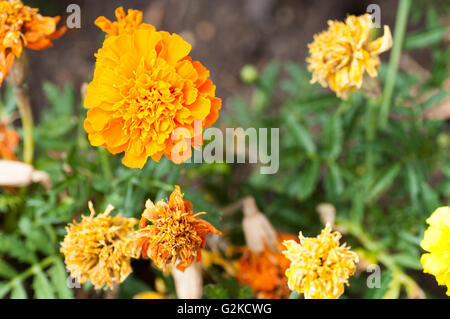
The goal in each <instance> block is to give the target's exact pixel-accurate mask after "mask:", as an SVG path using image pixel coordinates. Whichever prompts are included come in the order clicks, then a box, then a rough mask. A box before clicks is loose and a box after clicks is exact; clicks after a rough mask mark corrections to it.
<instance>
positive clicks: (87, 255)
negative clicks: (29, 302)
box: [61, 202, 137, 289]
mask: <svg viewBox="0 0 450 319" xmlns="http://www.w3.org/2000/svg"><path fill="white" fill-rule="evenodd" d="M89 209H90V211H91V215H90V216H82V220H81V222H80V223H77V222H75V221H74V222H73V224H69V226H68V227H66V230H67V235H66V236H65V238H64V241H63V242H62V243H61V252H62V253H63V254H64V257H65V263H66V267H67V269H69V271H70V274H71V276H72V277H73V278H76V279H77V280H78V281H79V282H80V283H85V282H86V281H88V280H90V281H91V283H92V284H93V285H94V287H95V289H102V288H113V285H114V284H116V283H121V282H123V281H124V280H125V279H126V278H127V276H128V275H129V274H130V273H131V271H132V269H131V265H130V257H129V254H127V253H126V250H125V247H126V243H127V238H128V236H129V235H130V234H131V233H132V232H133V227H134V226H135V225H136V224H137V220H136V219H135V218H124V217H122V216H121V215H120V214H118V215H116V216H115V217H112V216H110V213H111V211H112V210H113V209H114V207H112V206H111V205H109V206H108V207H107V208H106V210H105V212H104V213H103V214H100V215H98V216H95V211H94V208H93V205H92V203H91V202H89Z"/></svg>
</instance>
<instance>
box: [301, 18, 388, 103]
mask: <svg viewBox="0 0 450 319" xmlns="http://www.w3.org/2000/svg"><path fill="white" fill-rule="evenodd" d="M371 25H372V18H371V16H370V15H369V14H365V15H362V16H359V17H356V16H353V15H349V16H348V17H347V19H346V20H345V22H341V21H331V20H330V21H328V26H329V27H328V30H326V31H324V32H321V33H319V34H316V35H314V41H313V42H312V43H310V44H309V45H308V47H309V52H310V57H309V58H308V59H307V60H306V61H307V62H308V63H309V66H308V70H309V71H312V72H313V76H312V80H311V83H315V82H319V83H320V84H321V85H322V86H323V87H328V86H329V87H330V89H331V90H333V91H335V92H336V94H337V96H338V97H340V98H342V99H346V98H347V97H348V94H349V93H350V92H352V91H355V90H357V89H360V88H361V86H362V84H363V78H364V74H365V72H366V71H367V73H368V75H369V76H370V77H372V78H375V77H377V75H378V67H379V65H380V58H379V57H378V56H379V55H380V54H381V53H383V52H385V51H387V50H389V49H390V48H391V47H392V36H391V31H390V29H389V27H388V26H384V35H383V36H382V37H379V38H378V39H376V40H374V41H371V39H370V31H371Z"/></svg>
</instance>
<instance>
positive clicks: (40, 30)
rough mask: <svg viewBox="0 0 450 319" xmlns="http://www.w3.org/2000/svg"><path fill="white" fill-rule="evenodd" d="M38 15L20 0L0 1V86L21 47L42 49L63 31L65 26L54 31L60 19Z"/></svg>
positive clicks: (49, 45) (48, 45)
mask: <svg viewBox="0 0 450 319" xmlns="http://www.w3.org/2000/svg"><path fill="white" fill-rule="evenodd" d="M38 12H39V9H35V8H30V7H29V6H25V5H24V4H23V3H22V2H21V1H20V0H9V1H0V83H1V82H3V80H4V79H5V77H6V75H7V74H8V71H9V70H10V68H11V66H12V64H13V62H14V58H20V56H21V55H22V51H23V48H24V47H26V48H29V49H32V50H42V49H46V48H48V47H51V46H52V41H51V40H53V39H56V38H58V37H60V36H61V35H62V34H63V33H64V32H65V31H66V27H62V28H60V29H59V30H57V29H56V26H57V24H58V22H59V20H60V17H44V16H42V15H40V14H39V13H38Z"/></svg>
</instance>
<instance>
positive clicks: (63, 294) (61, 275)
mask: <svg viewBox="0 0 450 319" xmlns="http://www.w3.org/2000/svg"><path fill="white" fill-rule="evenodd" d="M48 273H49V275H50V280H51V282H52V284H53V287H54V288H55V291H56V293H57V295H58V298H60V299H73V298H74V296H73V291H72V289H70V288H69V287H68V285H67V277H68V275H67V272H66V268H65V266H64V264H63V262H62V261H61V259H59V258H58V259H56V260H55V262H54V263H53V266H52V267H51V268H50V270H49V272H48Z"/></svg>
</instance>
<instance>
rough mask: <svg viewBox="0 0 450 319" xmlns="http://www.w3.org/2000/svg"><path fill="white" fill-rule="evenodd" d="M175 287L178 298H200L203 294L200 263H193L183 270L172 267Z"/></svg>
mask: <svg viewBox="0 0 450 319" xmlns="http://www.w3.org/2000/svg"><path fill="white" fill-rule="evenodd" d="M172 276H173V279H174V281H175V289H176V291H177V295H178V298H179V299H200V298H201V297H202V295H203V278H202V267H201V263H197V262H195V263H193V264H192V265H190V266H189V267H188V268H186V269H185V270H184V272H183V271H180V270H178V269H177V268H176V267H173V269H172Z"/></svg>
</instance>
